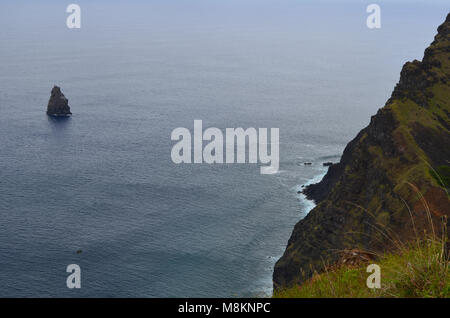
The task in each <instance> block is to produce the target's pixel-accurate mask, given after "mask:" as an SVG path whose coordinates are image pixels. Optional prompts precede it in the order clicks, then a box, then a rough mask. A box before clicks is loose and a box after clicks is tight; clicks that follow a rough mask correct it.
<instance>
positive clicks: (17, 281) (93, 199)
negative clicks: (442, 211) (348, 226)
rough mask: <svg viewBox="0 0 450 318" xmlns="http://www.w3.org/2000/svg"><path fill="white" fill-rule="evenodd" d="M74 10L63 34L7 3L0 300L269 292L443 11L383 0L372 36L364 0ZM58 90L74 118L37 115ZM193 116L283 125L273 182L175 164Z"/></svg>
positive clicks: (44, 13)
mask: <svg viewBox="0 0 450 318" xmlns="http://www.w3.org/2000/svg"><path fill="white" fill-rule="evenodd" d="M390 3H391V2H390ZM424 3H425V1H424ZM78 4H80V5H81V8H82V28H81V29H80V30H69V29H67V28H66V26H65V19H66V17H67V14H66V13H65V5H66V4H62V3H60V2H59V1H58V2H57V1H39V2H38V1H6V0H2V1H1V3H0V43H1V45H0V296H62V297H66V296H83V297H84V296H87V297H101V296H106V297H109V296H111V297H119V296H122V297H127V296H132V297H137V296H139V297H154V296H160V297H173V296H177V297H185V296H191V297H194V296H210V297H216V296H223V297H226V296H255V295H264V294H270V293H271V286H272V282H271V275H272V270H273V265H274V263H275V261H276V260H277V258H278V257H280V256H281V254H282V253H283V251H284V248H285V246H286V243H287V240H288V238H289V235H290V233H291V231H292V229H293V226H294V224H295V223H296V222H297V221H298V220H300V219H301V218H302V217H303V216H304V215H305V213H307V211H308V209H310V208H311V203H310V202H306V201H304V200H303V199H302V198H301V197H300V196H299V195H297V193H296V192H297V190H298V189H299V188H300V187H301V185H302V184H305V183H306V182H308V181H310V180H311V179H313V178H316V180H318V179H317V178H320V175H321V174H323V173H324V172H325V170H324V168H323V167H322V162H324V161H336V160H338V159H339V155H340V153H341V152H342V150H343V148H344V147H345V145H346V143H347V142H348V141H349V140H350V139H352V138H353V137H354V136H355V135H356V133H357V132H358V131H359V130H360V129H361V128H363V127H364V126H365V125H366V124H367V123H368V122H369V119H370V115H372V114H374V113H375V112H376V110H377V109H378V108H379V107H381V106H383V104H384V102H385V101H386V99H387V98H388V97H389V95H390V93H391V91H392V88H393V87H394V85H395V83H396V82H397V80H398V76H399V72H400V69H401V66H402V64H403V63H404V62H406V61H407V60H411V59H414V58H418V59H420V58H421V57H422V55H423V50H424V49H425V47H426V46H427V45H428V44H429V43H430V42H431V41H432V38H433V36H434V34H435V29H436V27H437V26H438V25H439V24H440V23H441V22H442V21H443V19H444V17H445V15H446V13H447V12H448V9H449V8H448V5H444V4H439V2H436V3H432V2H430V1H427V2H426V3H425V4H421V3H420V2H417V3H415V2H408V5H406V4H405V2H399V3H394V4H383V3H382V4H383V6H382V10H383V11H382V28H381V30H369V29H367V28H366V26H365V19H366V16H367V14H366V12H365V7H366V5H367V3H365V2H363V1H353V2H351V1H347V2H345V4H341V5H337V4H330V3H327V2H320V1H319V2H317V1H293V0H292V1H288V0H280V1H275V2H274V1H264V0H260V1H256V0H245V1H234V0H233V1H214V2H212V1H206V0H205V1H199V0H192V1H181V0H176V1H170V3H166V1H150V2H148V1H146V2H144V1H128V2H114V3H109V2H106V1H78ZM54 84H57V85H60V86H61V87H62V90H63V92H64V94H65V95H66V97H67V98H68V99H69V104H70V106H71V107H72V112H73V113H74V115H73V117H72V118H71V119H69V120H64V121H55V120H52V119H50V118H48V117H47V116H46V115H45V109H46V104H47V102H48V98H49V96H50V90H51V88H52V86H53V85H54ZM194 119H201V120H203V124H204V126H205V127H218V128H221V129H225V128H227V127H230V128H234V127H244V128H247V127H267V128H270V127H278V128H280V143H281V144H280V161H281V165H280V172H279V173H277V174H274V175H261V174H260V173H259V168H258V166H257V165H237V164H234V165H211V166H210V165H206V164H203V165H175V164H173V163H172V161H171V158H170V151H171V147H172V146H173V142H171V140H170V133H171V131H172V130H173V129H174V128H176V127H186V128H189V129H192V128H193V121H194ZM305 161H311V162H313V165H312V166H310V167H305V166H304V165H303V162H305ZM318 176H319V177H318ZM77 250H82V253H81V254H77V253H76V252H77ZM72 263H76V264H79V265H80V266H81V271H82V288H81V289H79V290H69V289H67V288H66V283H65V282H66V277H67V275H68V274H67V273H66V271H65V269H66V266H67V265H68V264H72Z"/></svg>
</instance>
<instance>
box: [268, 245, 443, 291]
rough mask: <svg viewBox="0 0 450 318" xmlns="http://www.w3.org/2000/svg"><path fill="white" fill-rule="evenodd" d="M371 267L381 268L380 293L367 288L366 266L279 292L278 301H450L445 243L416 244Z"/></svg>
mask: <svg viewBox="0 0 450 318" xmlns="http://www.w3.org/2000/svg"><path fill="white" fill-rule="evenodd" d="M371 263H374V264H377V265H379V266H380V268H381V288H379V289H369V288H368V287H367V285H366V280H367V278H368V276H369V275H370V273H367V272H366V268H367V264H366V265H360V266H340V267H338V268H336V269H333V270H326V271H324V272H323V273H321V274H316V275H315V276H313V277H312V278H311V279H310V280H308V281H306V282H305V283H303V284H302V285H301V286H295V287H291V288H287V289H284V290H280V291H277V292H275V294H274V297H276V298H324V297H326V298H347V297H349V298H350V297H352V298H353V297H360V298H361V297H362V298H369V297H425V298H429V297H445V298H448V297H450V271H449V258H448V255H446V252H445V244H444V240H442V239H440V240H434V239H430V240H426V241H422V242H420V243H419V242H416V243H414V244H412V245H409V246H408V247H402V248H401V250H400V251H398V252H397V253H391V254H385V255H382V256H380V257H379V258H378V259H376V260H374V261H372V262H371ZM368 264H369V263H368Z"/></svg>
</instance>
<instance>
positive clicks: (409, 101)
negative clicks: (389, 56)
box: [273, 14, 450, 290]
mask: <svg viewBox="0 0 450 318" xmlns="http://www.w3.org/2000/svg"><path fill="white" fill-rule="evenodd" d="M449 92H450V14H449V15H448V16H447V19H446V21H445V22H444V24H442V25H441V26H440V27H439V28H438V34H437V35H436V37H435V40H434V42H433V43H432V44H431V46H430V47H429V48H428V49H427V50H426V51H425V54H424V58H423V61H421V62H419V61H414V62H410V63H407V64H406V65H405V66H404V67H403V70H402V72H401V76H400V81H399V83H398V85H397V86H396V88H395V89H394V92H393V94H392V97H391V98H390V99H389V100H388V102H387V103H386V105H385V106H384V107H383V108H381V109H380V110H379V111H378V113H377V114H376V115H375V116H373V117H372V119H371V122H370V124H369V126H367V127H366V128H364V129H363V130H361V131H360V133H359V134H358V135H357V136H356V138H354V139H353V140H352V141H351V142H350V143H349V144H348V145H347V147H346V148H345V150H344V153H343V155H342V158H341V161H340V162H339V163H337V164H334V165H332V166H331V167H330V168H329V170H328V173H327V174H326V176H325V177H324V178H323V180H322V181H321V182H319V183H318V184H315V185H310V186H308V187H306V188H305V189H304V191H303V193H304V194H306V195H307V197H308V198H310V199H313V200H315V202H316V203H317V206H316V207H315V208H314V209H313V210H311V211H310V212H309V214H308V215H307V216H306V217H305V218H304V219H302V220H301V221H300V222H298V223H297V224H296V226H295V228H294V230H293V232H292V235H291V237H290V239H289V241H288V244H287V247H286V250H285V252H284V254H283V256H282V257H281V258H280V259H279V260H278V262H277V263H276V265H275V269H274V273H273V283H274V289H275V290H277V289H283V288H286V287H291V286H293V285H299V284H302V283H303V282H304V281H306V280H307V279H309V278H310V277H311V276H312V275H313V273H314V272H315V271H318V272H320V271H322V270H323V269H324V267H326V266H328V265H329V264H335V263H336V262H339V253H338V252H339V251H354V250H355V249H358V250H361V251H375V252H380V253H383V252H385V251H388V250H389V249H390V245H391V244H392V242H391V241H390V239H389V235H390V236H392V235H395V240H397V241H398V240H400V241H401V242H403V243H405V242H408V241H410V240H414V239H417V235H416V234H415V229H416V230H417V233H425V231H427V232H428V233H429V231H430V223H434V226H435V228H441V225H442V220H441V219H442V218H443V217H447V218H448V217H450V204H449V202H450V201H449V198H448V195H447V191H448V189H447V191H446V189H445V188H443V185H442V182H438V181H436V178H435V177H433V173H432V172H430V171H432V170H431V168H430V167H432V168H433V169H434V170H436V169H437V170H439V169H440V170H439V171H442V173H441V179H442V180H447V178H450V175H448V173H447V172H446V171H450V166H449V162H450V151H449V149H450V129H449V128H450V124H449V123H450V98H449V97H450V93H449ZM446 173H447V174H446ZM445 186H446V187H448V185H445ZM417 191H419V192H420V193H421V195H420V196H422V195H423V198H424V200H421V199H419V195H418V192H417ZM424 202H426V204H424ZM427 211H428V214H427ZM427 215H430V217H429V219H427ZM442 226H443V225H442ZM447 226H448V224H447ZM386 232H387V233H390V234H389V235H387V234H386ZM446 232H447V233H450V231H449V230H448V229H447V231H446ZM392 233H394V234H392ZM439 235H441V234H439Z"/></svg>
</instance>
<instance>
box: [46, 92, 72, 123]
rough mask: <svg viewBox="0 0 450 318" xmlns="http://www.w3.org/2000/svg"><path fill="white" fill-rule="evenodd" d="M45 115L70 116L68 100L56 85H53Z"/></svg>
mask: <svg viewBox="0 0 450 318" xmlns="http://www.w3.org/2000/svg"><path fill="white" fill-rule="evenodd" d="M47 115H49V116H70V115H72V113H71V112H70V107H69V100H68V99H67V98H66V97H65V96H64V94H63V93H62V92H61V89H60V88H59V87H58V86H54V87H53V89H52V93H51V96H50V100H49V101H48V106H47Z"/></svg>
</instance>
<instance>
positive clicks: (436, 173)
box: [430, 166, 450, 188]
mask: <svg viewBox="0 0 450 318" xmlns="http://www.w3.org/2000/svg"><path fill="white" fill-rule="evenodd" d="M430 174H431V175H432V176H433V178H434V179H435V180H436V181H437V183H438V184H439V185H440V186H442V187H443V188H450V166H439V167H437V168H436V169H435V170H431V169H430Z"/></svg>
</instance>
